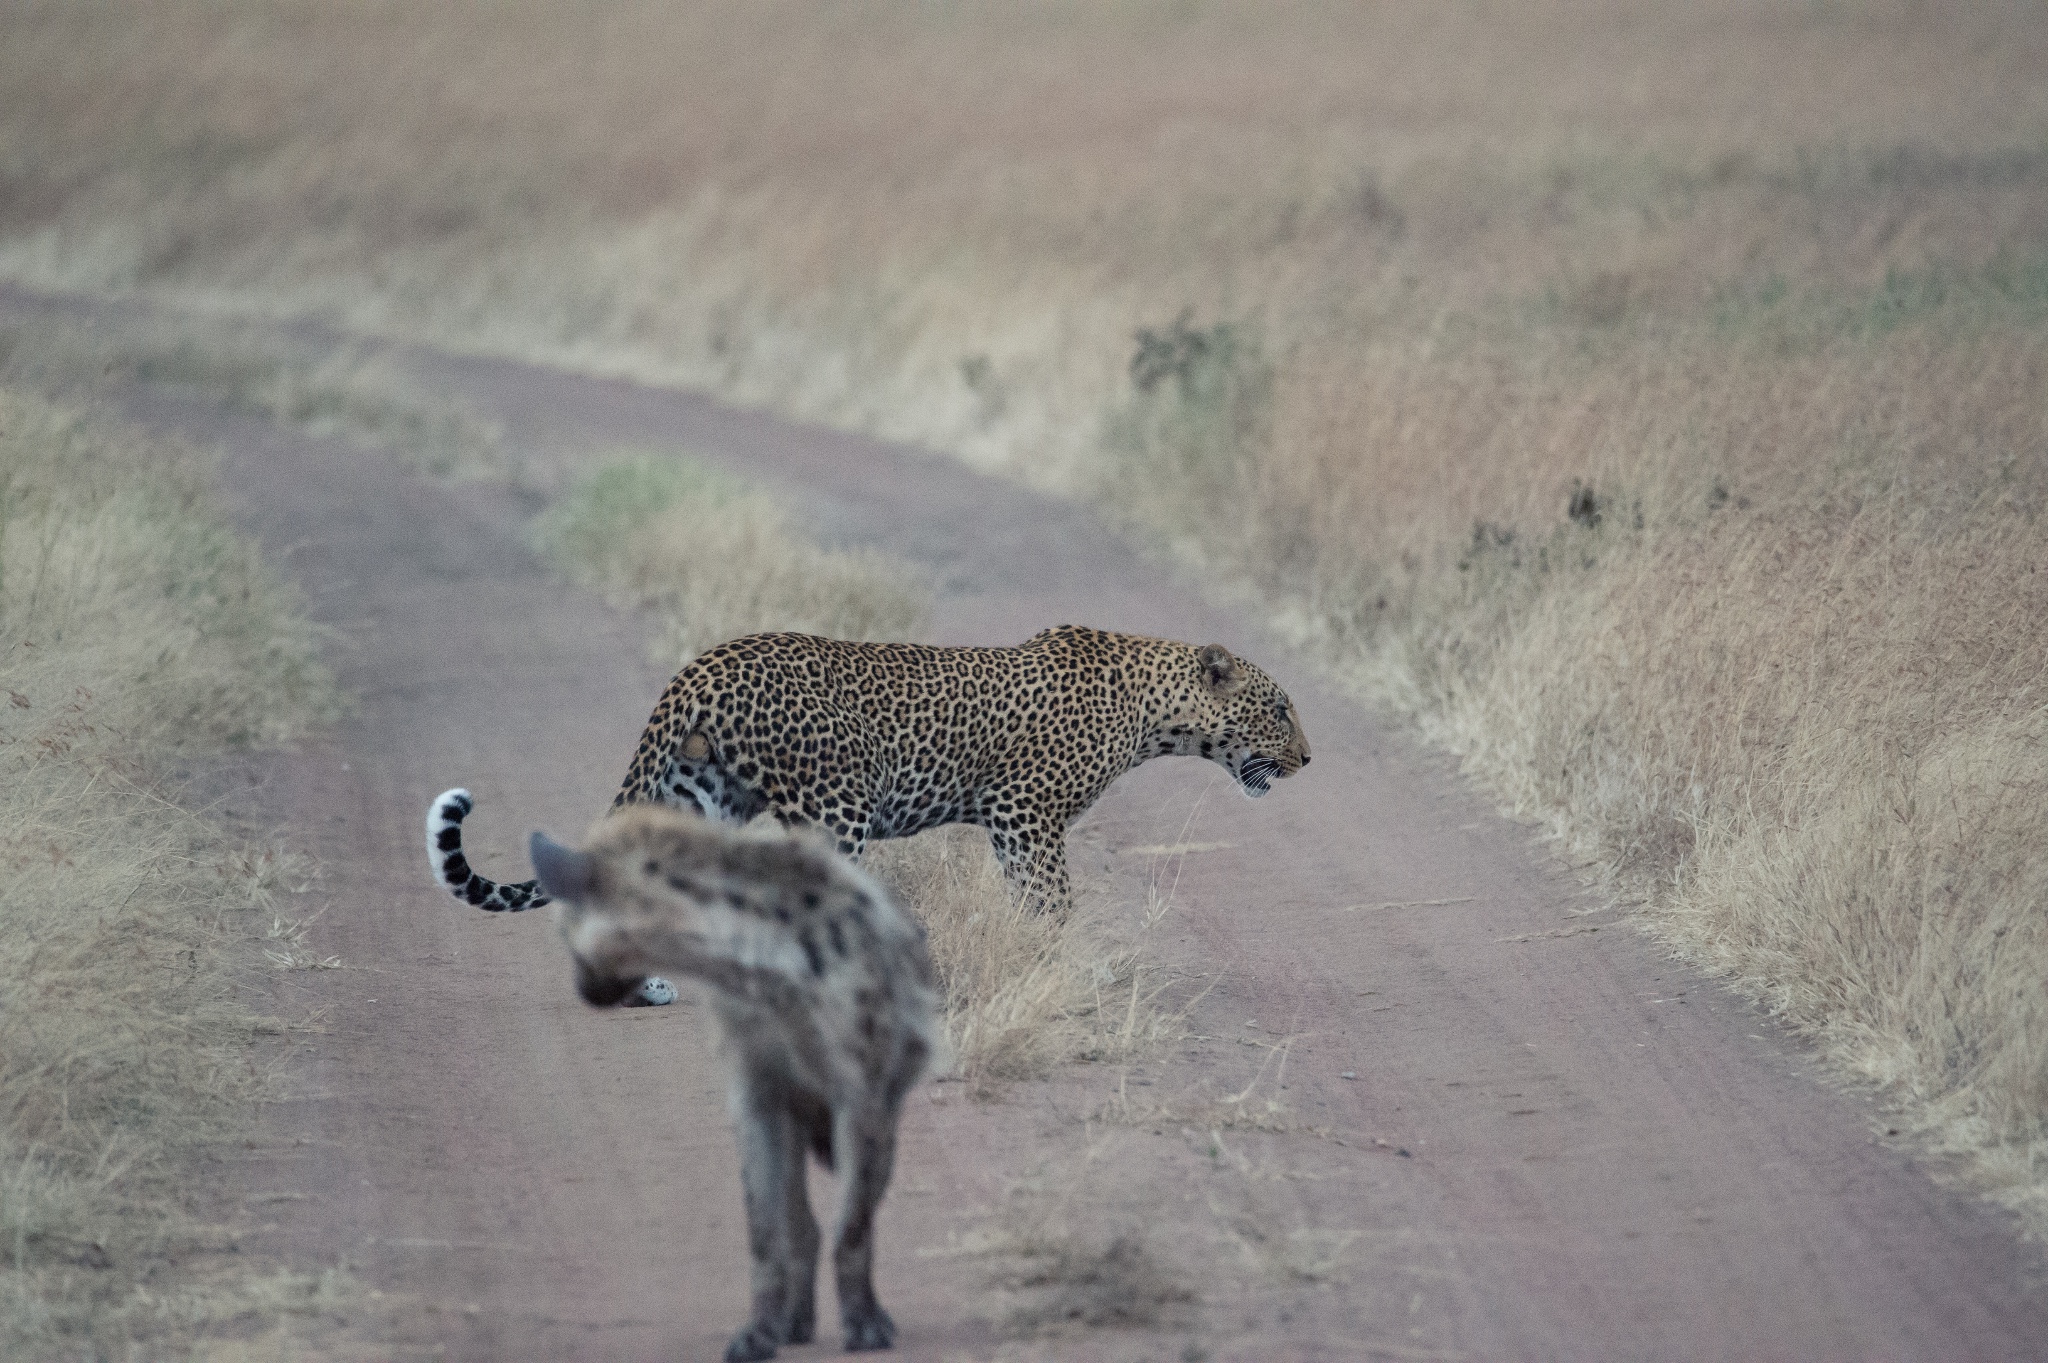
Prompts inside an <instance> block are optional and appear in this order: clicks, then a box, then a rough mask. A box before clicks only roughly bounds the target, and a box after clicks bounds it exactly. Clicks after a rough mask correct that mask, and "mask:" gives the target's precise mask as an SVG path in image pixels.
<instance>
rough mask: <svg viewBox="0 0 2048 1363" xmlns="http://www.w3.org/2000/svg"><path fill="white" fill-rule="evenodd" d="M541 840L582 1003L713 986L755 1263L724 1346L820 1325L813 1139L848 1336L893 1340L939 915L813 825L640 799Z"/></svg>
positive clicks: (764, 1344)
mask: <svg viewBox="0 0 2048 1363" xmlns="http://www.w3.org/2000/svg"><path fill="white" fill-rule="evenodd" d="M528 846H529V849H530V852H531V855H532V858H533V865H534V869H535V871H536V873H537V874H536V877H535V878H536V880H537V882H538V883H539V885H540V886H541V888H542V892H543V893H545V894H547V895H548V896H549V897H550V898H551V899H553V900H554V901H555V903H556V904H557V905H558V908H557V910H556V913H557V926H558V928H559V929H560V931H561V934H562V936H563V938H564V940H565V941H566V943H567V945H568V947H569V952H570V955H571V957H572V958H573V960H574V963H575V979H576V990H577V993H578V994H580V995H581V996H582V997H583V999H584V1001H585V1002H587V1003H590V1004H592V1005H594V1006H597V1007H608V1006H611V1005H614V1004H617V1003H619V1002H621V1001H623V1000H625V999H627V998H629V997H630V996H631V995H632V994H633V993H634V991H636V990H637V989H638V988H639V987H640V982H641V981H642V980H643V979H644V978H646V977H647V975H648V973H649V972H651V971H670V972H674V973H675V974H677V975H679V976H682V977H686V978H689V979H693V980H696V981H698V982H699V983H700V984H702V986H703V987H704V989H705V992H706V994H707V996H708V999H709V1002H710V1005H711V1011H712V1014H713V1016H714V1017H715V1018H716V1020H717V1023H718V1032H719V1039H720V1047H719V1049H720V1053H721V1055H722V1057H723V1058H724V1061H725V1068H726V1076H727V1100H728V1106H729V1109H730V1111H731V1115H732V1118H733V1124H734V1129H735V1134H736V1135H737V1137H738V1140H739V1147H740V1167H741V1174H740V1183H741V1189H742V1192H743V1195H744V1202H745V1206H746V1218H747V1247H748V1258H749V1266H750V1270H751V1272H750V1277H751V1298H752V1300H751V1311H750V1314H749V1317H748V1320H747V1322H746V1324H745V1325H743V1326H742V1327H741V1328H740V1329H739V1331H738V1332H737V1333H736V1334H734V1335H733V1336H732V1339H731V1342H730V1343H729V1344H728V1345H727V1346H726V1350H725V1357H726V1359H727V1360H728V1363H742V1360H753V1359H765V1358H773V1357H774V1356H775V1354H776V1351H777V1349H778V1348H779V1347H780V1346H781V1345H783V1344H802V1343H807V1342H808V1341H809V1340H810V1339H811V1338H812V1335H813V1333H814V1332H815V1330H816V1325H817V1306H816V1280H817V1275H818V1257H819V1248H820V1237H819V1232H818V1223H817V1220H816V1218H815V1217H814V1216H813V1215H812V1213H811V1207H810V1200H809V1197H808V1195H807V1193H806V1191H805V1165H806V1162H807V1161H806V1152H808V1153H809V1154H810V1155H812V1156H815V1157H816V1158H817V1160H818V1161H819V1163H821V1164H823V1165H824V1166H825V1168H826V1169H827V1170H829V1171H833V1172H836V1173H837V1175H838V1177H839V1199H838V1212H837V1216H836V1217H835V1220H834V1226H833V1230H832V1241H831V1243H832V1269H833V1278H834V1282H835V1285H836V1286H837V1288H838V1296H839V1314H840V1324H841V1326H842V1329H843V1332H844V1341H845V1347H846V1348H847V1349H848V1350H849V1351H860V1350H868V1349H887V1348H889V1347H891V1346H892V1345H893V1344H894V1342H895V1337H896V1324H895V1322H894V1321H893V1320H892V1319H891V1318H890V1316H889V1313H888V1312H887V1311H886V1310H884V1309H883V1307H882V1304H881V1302H880V1301H879V1300H878V1299H877V1298H876V1295H875V1286H874V1274H873V1263H874V1253H875V1218H876V1212H877V1209H878V1208H879V1207H880V1205H881V1201H882V1198H883V1195H884V1194H885V1193H886V1192H887V1190H888V1186H889V1178H890V1174H891V1171H892V1169H893V1168H894V1163H895V1153H896V1133H897V1126H898V1122H899V1119H900V1117H901V1115H902V1111H903V1101H904V1098H905V1096H906V1095H907V1094H908V1093H909V1092H910V1089H911V1087H912V1086H913V1085H914V1084H915V1083H916V1082H917V1080H918V1078H919V1077H920V1075H922V1074H923V1072H924V1071H925V1069H926V1068H927V1066H928V1064H929V1063H930V1061H931V1060H932V1058H933V1057H934V1055H935V1054H937V1053H938V1050H939V1046H940V1033H939V1028H938V1023H937V1014H938V991H937V987H936V985H935V983H934V976H933V972H932V963H931V957H930V955H929V953H928V951H927V949H926V945H925V934H924V930H923V928H922V927H921V926H919V925H918V923H917V922H916V921H915V920H914V919H913V918H911V916H910V915H909V914H907V913H905V912H903V910H902V909H900V908H898V907H897V905H896V904H895V902H894V901H893V900H892V899H891V898H890V896H889V894H888V892H887V891H885V890H884V889H883V888H882V887H881V886H880V885H878V884H877V883H876V882H875V881H873V880H872V879H870V878H869V877H868V876H867V875H866V874H865V873H864V872H863V871H862V870H861V869H860V868H859V867H857V866H855V865H853V864H852V863H851V862H849V861H847V860H846V859H845V858H843V857H841V856H839V855H838V854H837V852H836V851H835V850H834V847H833V845H832V844H831V843H830V842H829V841H828V840H826V839H824V838H822V837H821V836H819V835H818V833H817V832H816V831H815V830H798V831H796V832H793V833H792V832H789V831H785V830H781V829H771V828H768V827H765V826H761V825H757V826H755V827H754V828H749V829H733V828H728V827H723V826H721V825H719V824H715V823H710V822H707V821H705V820H704V819H702V818H699V817H697V816H695V815H694V814H692V813H686V812H684V811H681V810H676V809H669V808H664V807H661V806H656V805H639V806H635V807H633V808H630V809H627V810H624V811H622V812H620V813H619V814H618V815H617V816H616V817H609V818H604V819H600V820H599V821H598V825H597V827H596V828H595V829H594V830H592V832H591V834H590V836H589V838H588V840H587V841H586V843H585V845H584V847H583V848H582V849H581V850H572V849H570V848H567V847H564V846H561V845H559V844H557V843H555V842H553V841H552V840H551V839H549V838H548V837H547V836H546V835H545V834H544V833H538V832H536V833H535V834H533V836H532V838H531V839H530V840H529V843H528Z"/></svg>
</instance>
